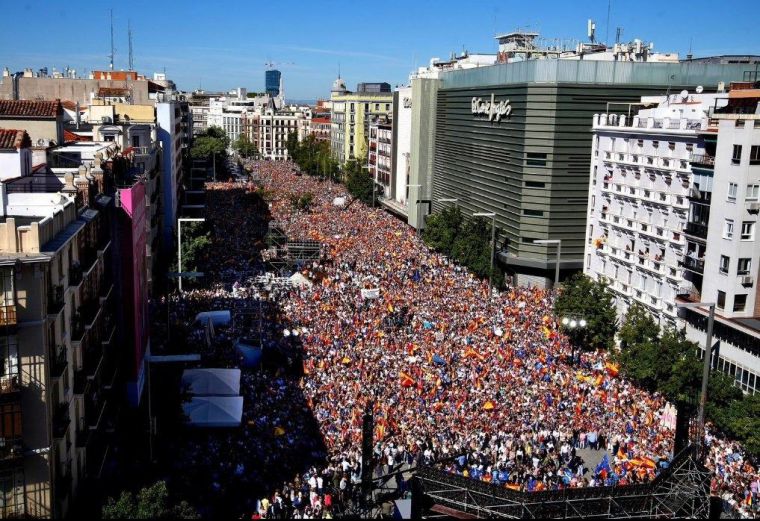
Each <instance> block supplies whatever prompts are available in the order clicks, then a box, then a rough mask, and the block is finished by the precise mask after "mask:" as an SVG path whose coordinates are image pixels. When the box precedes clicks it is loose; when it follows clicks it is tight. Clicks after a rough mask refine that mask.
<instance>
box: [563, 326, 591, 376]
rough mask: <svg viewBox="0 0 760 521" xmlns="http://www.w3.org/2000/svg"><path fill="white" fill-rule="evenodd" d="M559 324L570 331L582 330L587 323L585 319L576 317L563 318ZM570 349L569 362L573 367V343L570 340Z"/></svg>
mask: <svg viewBox="0 0 760 521" xmlns="http://www.w3.org/2000/svg"><path fill="white" fill-rule="evenodd" d="M560 322H561V324H562V325H563V326H565V327H566V328H567V329H569V330H571V331H572V330H574V329H583V328H585V327H586V326H587V325H588V322H586V319H585V318H583V317H579V316H577V315H567V316H564V317H562V320H561V321H560ZM570 349H571V350H572V351H571V355H570V356H571V362H572V365H575V342H574V341H573V340H572V339H571V341H570Z"/></svg>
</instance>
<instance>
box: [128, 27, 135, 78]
mask: <svg viewBox="0 0 760 521" xmlns="http://www.w3.org/2000/svg"><path fill="white" fill-rule="evenodd" d="M127 36H128V38H129V70H130V71H133V70H135V60H134V56H133V54H132V21H131V20H127Z"/></svg>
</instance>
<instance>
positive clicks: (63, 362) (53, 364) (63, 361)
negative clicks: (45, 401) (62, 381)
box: [50, 345, 69, 378]
mask: <svg viewBox="0 0 760 521" xmlns="http://www.w3.org/2000/svg"><path fill="white" fill-rule="evenodd" d="M68 365H69V360H68V349H67V348H66V346H65V345H60V346H58V347H57V348H54V347H51V348H50V377H51V378H60V377H61V376H63V372H64V371H65V370H66V367H67V366H68Z"/></svg>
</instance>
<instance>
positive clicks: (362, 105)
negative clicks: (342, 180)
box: [330, 78, 393, 163]
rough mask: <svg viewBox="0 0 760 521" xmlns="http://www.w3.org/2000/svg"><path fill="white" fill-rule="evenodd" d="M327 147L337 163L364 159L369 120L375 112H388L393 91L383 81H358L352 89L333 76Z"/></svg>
mask: <svg viewBox="0 0 760 521" xmlns="http://www.w3.org/2000/svg"><path fill="white" fill-rule="evenodd" d="M330 101H331V110H332V112H331V118H330V125H331V129H330V130H331V132H330V148H331V151H332V154H333V157H334V158H335V159H337V160H338V161H339V162H340V163H345V162H347V161H349V160H351V159H360V158H361V159H365V158H366V157H367V154H368V147H369V141H368V135H369V122H370V121H371V119H372V118H373V117H375V116H381V115H386V116H390V115H391V113H392V105H393V93H392V92H391V88H390V85H389V84H387V83H360V84H359V86H358V88H357V91H356V92H351V91H349V90H348V89H346V83H345V81H343V79H341V78H338V79H336V80H335V82H334V83H333V86H332V90H331V91H330Z"/></svg>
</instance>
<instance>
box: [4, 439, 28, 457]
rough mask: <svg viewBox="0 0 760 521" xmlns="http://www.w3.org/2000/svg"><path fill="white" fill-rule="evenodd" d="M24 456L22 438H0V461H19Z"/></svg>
mask: <svg viewBox="0 0 760 521" xmlns="http://www.w3.org/2000/svg"><path fill="white" fill-rule="evenodd" d="M23 456H24V445H23V443H22V442H21V436H18V437H0V461H5V460H13V459H18V458H21V457H23Z"/></svg>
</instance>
